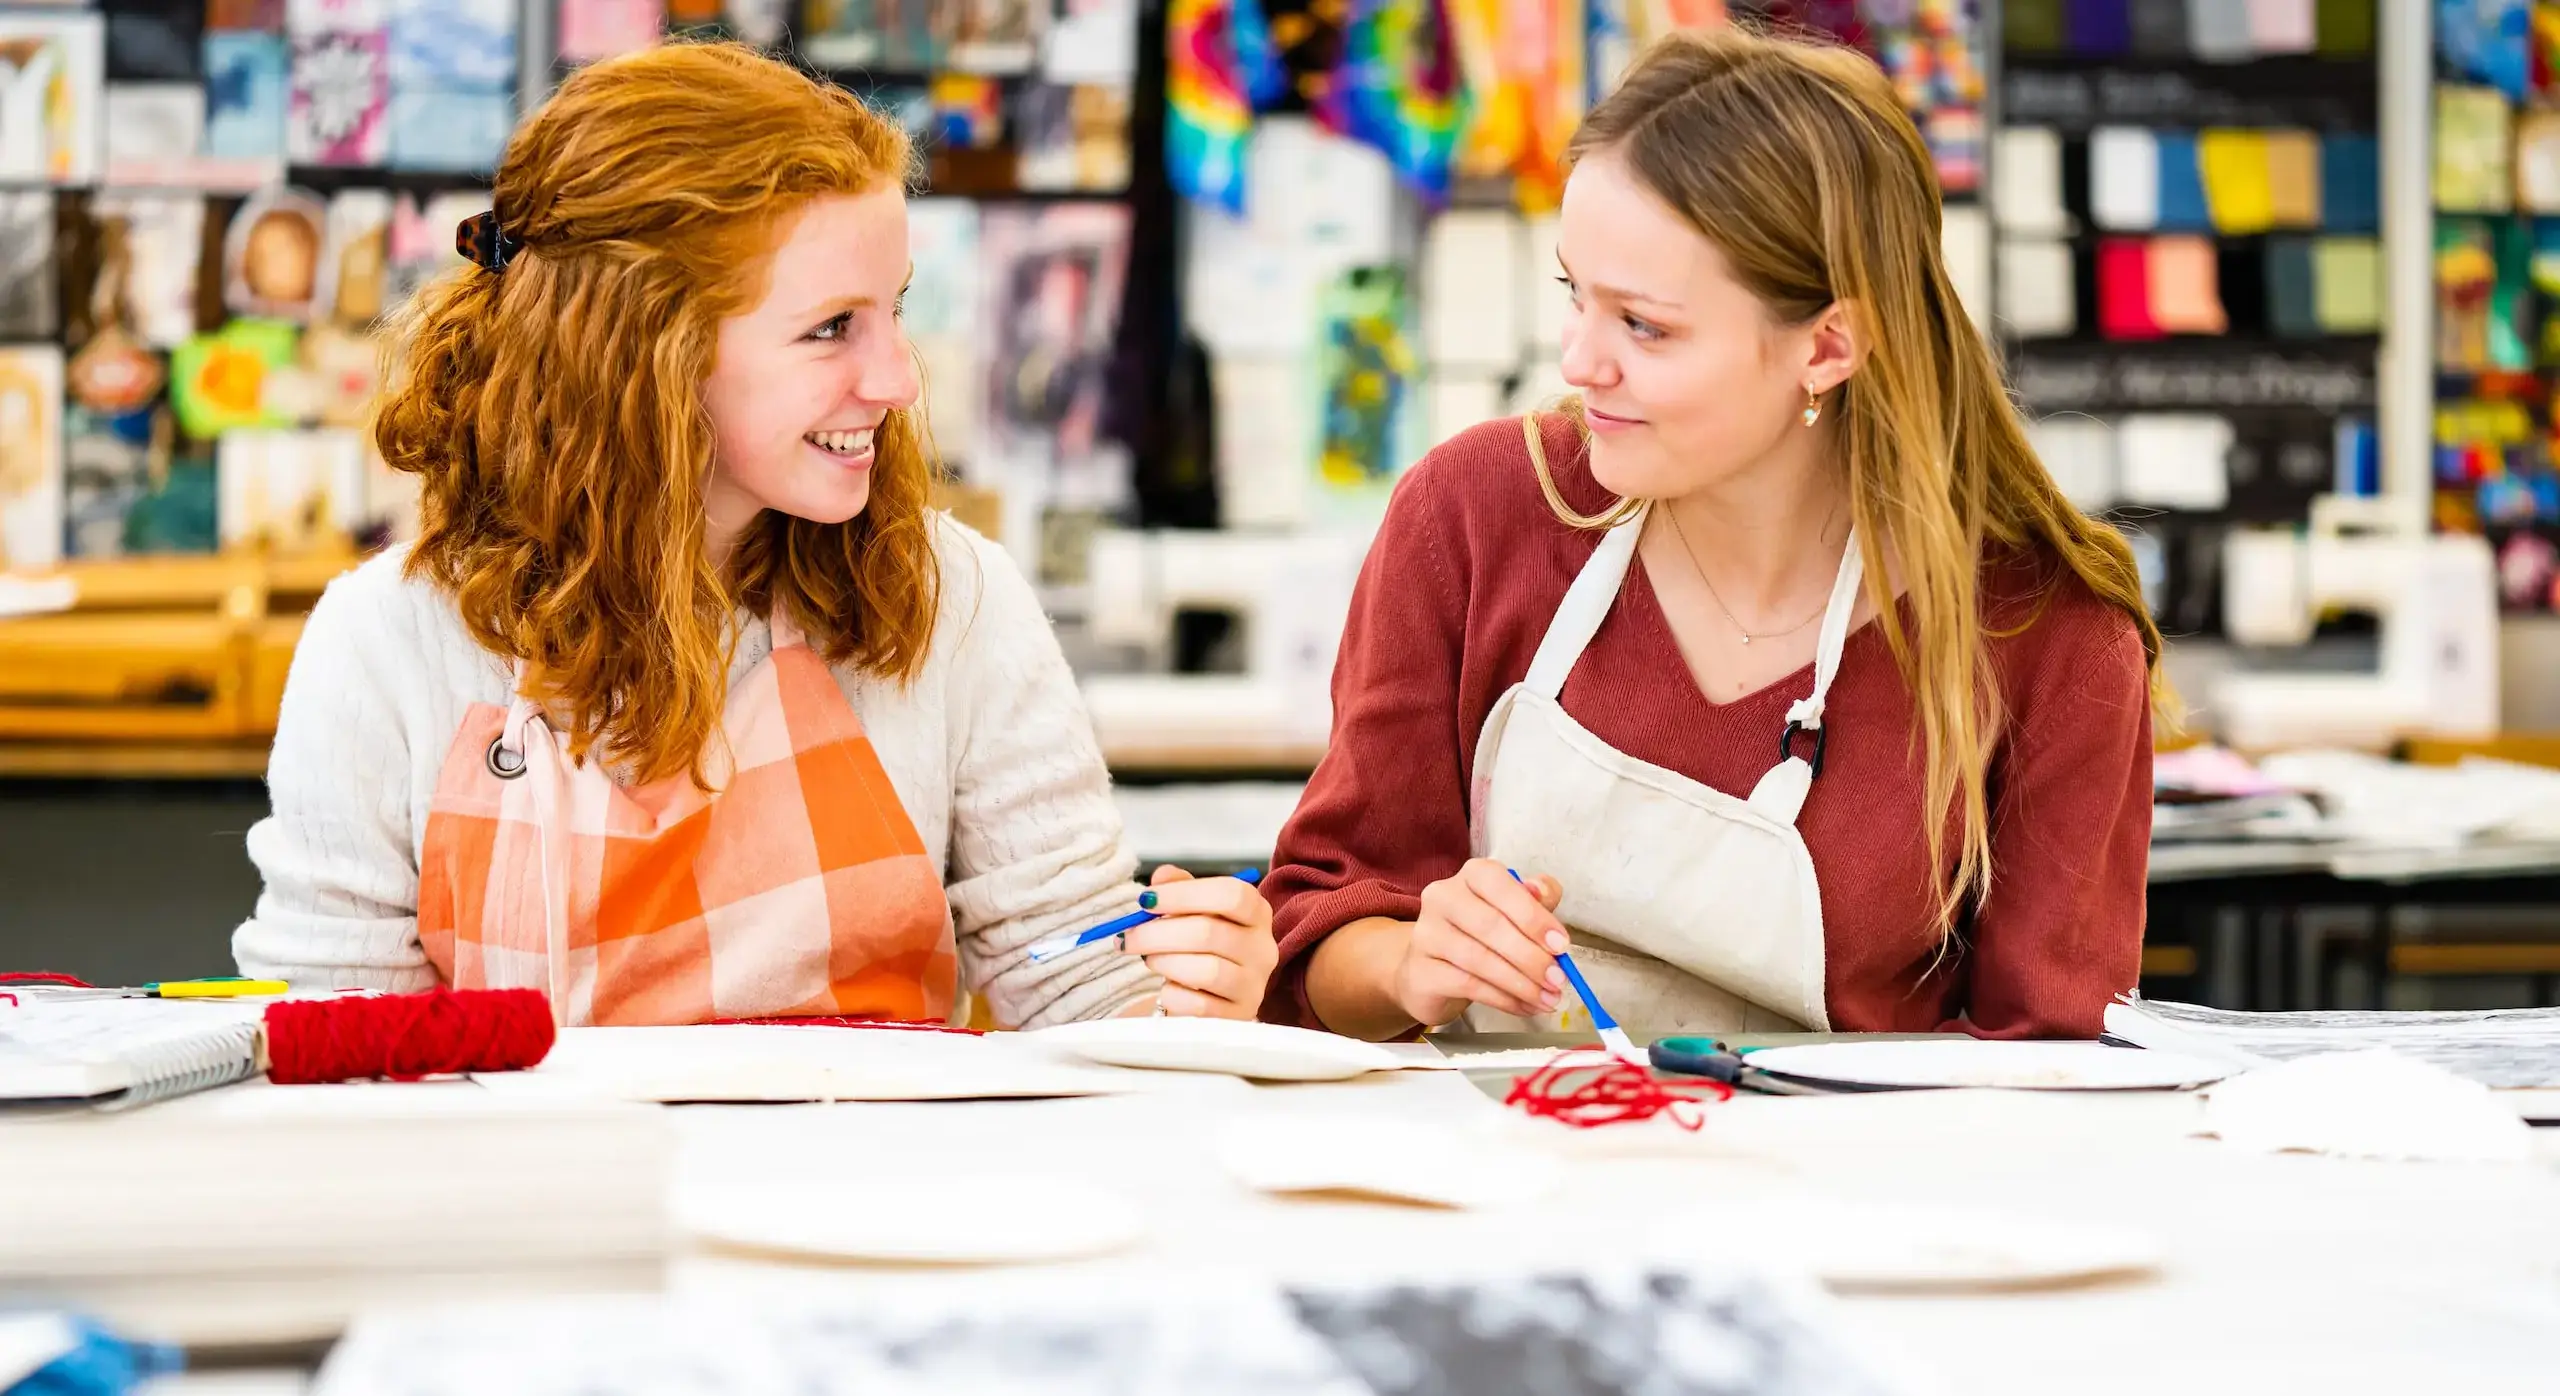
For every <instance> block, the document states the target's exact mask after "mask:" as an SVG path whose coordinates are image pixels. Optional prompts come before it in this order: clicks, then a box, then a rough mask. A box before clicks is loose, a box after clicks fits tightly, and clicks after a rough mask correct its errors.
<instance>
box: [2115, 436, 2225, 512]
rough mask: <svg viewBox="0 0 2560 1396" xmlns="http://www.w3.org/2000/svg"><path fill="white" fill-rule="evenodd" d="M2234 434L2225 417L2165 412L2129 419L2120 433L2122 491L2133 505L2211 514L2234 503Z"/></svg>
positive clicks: (2120, 479)
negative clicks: (2232, 497)
mask: <svg viewBox="0 0 2560 1396" xmlns="http://www.w3.org/2000/svg"><path fill="white" fill-rule="evenodd" d="M2232 441H2233V432H2232V428H2231V422H2230V419H2229V418H2226V417H2215V416H2208V415H2203V414H2190V413H2176V412H2164V413H2155V414H2142V415H2137V416H2131V417H2127V418H2125V419H2124V421H2123V422H2122V424H2121V425H2120V426H2119V427H2118V429H2117V433H2116V461H2117V469H2118V472H2119V475H2118V479H2119V482H2120V484H2119V490H2120V492H2121V493H2122V495H2123V496H2124V499H2125V500H2126V502H2128V503H2132V504H2149V505H2153V506H2156V507H2158V508H2162V509H2187V510H2193V511H2195V512H2198V513H2209V512H2211V511H2213V510H2216V509H2220V508H2221V507H2223V506H2224V505H2225V504H2228V503H2230V502H2231V470H2230V465H2229V460H2230V456H2231V445H2232Z"/></svg>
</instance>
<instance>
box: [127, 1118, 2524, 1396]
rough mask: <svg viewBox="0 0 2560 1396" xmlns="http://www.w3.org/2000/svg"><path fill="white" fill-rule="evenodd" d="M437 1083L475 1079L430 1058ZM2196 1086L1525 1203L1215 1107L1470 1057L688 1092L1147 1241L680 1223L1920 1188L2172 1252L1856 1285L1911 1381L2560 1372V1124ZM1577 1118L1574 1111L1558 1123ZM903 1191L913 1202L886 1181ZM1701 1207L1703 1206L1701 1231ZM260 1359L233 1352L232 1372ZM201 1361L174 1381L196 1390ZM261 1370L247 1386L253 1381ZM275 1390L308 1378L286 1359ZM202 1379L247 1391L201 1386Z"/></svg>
mask: <svg viewBox="0 0 2560 1396" xmlns="http://www.w3.org/2000/svg"><path fill="white" fill-rule="evenodd" d="M424 1089H473V1088H471V1087H467V1086H461V1085H458V1084H456V1085H452V1086H430V1087H425V1088H424ZM2198 1108H2199V1106H2198V1102H2197V1100H2196V1099H2195V1098H2194V1097H2192V1096H2188V1095H2172V1094H2158V1093H2142V1094H2122V1095H2112V1096H2095V1095H2078V1096H2063V1095H2027V1094H1999V1095H1988V1094H1984V1093H1963V1094H1909V1095H1896V1096H1890V1097H1887V1096H1867V1097H1849V1098H1838V1097H1835V1098H1808V1099H1794V1098H1771V1097H1755V1096H1743V1097H1738V1098H1736V1099H1735V1100H1732V1101H1729V1102H1724V1103H1721V1104H1718V1105H1715V1106H1712V1107H1710V1109H1709V1112H1708V1116H1707V1122H1706V1127H1705V1128H1704V1129H1703V1130H1702V1131H1700V1132H1699V1133H1697V1134H1695V1135H1680V1134H1678V1133H1677V1132H1675V1131H1672V1130H1669V1129H1667V1128H1664V1127H1660V1126H1658V1125H1652V1124H1648V1125H1643V1126H1626V1127H1616V1128H1608V1129H1601V1130H1595V1131H1588V1132H1580V1133H1570V1132H1566V1131H1563V1130H1562V1129H1561V1127H1553V1126H1544V1125H1533V1124H1531V1123H1529V1122H1526V1121H1519V1128H1522V1129H1532V1130H1536V1131H1540V1132H1542V1133H1541V1137H1544V1138H1546V1139H1548V1140H1549V1141H1550V1142H1551V1143H1552V1144H1553V1145H1554V1146H1555V1147H1557V1148H1559V1149H1561V1150H1562V1151H1564V1152H1565V1153H1566V1154H1567V1155H1568V1157H1569V1162H1568V1164H1567V1173H1568V1182H1567V1184H1566V1186H1565V1188H1564V1189H1563V1191H1562V1192H1561V1193H1560V1194H1558V1195H1555V1196H1552V1197H1550V1198H1548V1199H1547V1200H1545V1201H1542V1202H1539V1203H1536V1204H1531V1205H1524V1206H1522V1207H1520V1208H1517V1209H1512V1210H1505V1211H1479V1212H1454V1211H1438V1210H1429V1209H1423V1208H1416V1207H1406V1206H1397V1205H1389V1204H1382V1203H1373V1202H1360V1201H1350V1200H1323V1201H1317V1200H1299V1199H1286V1200H1284V1199H1277V1198H1272V1197H1268V1196H1265V1195H1262V1194H1258V1193H1254V1192H1251V1191H1249V1190H1247V1189H1246V1188H1244V1187H1242V1186H1241V1185H1240V1184H1238V1183H1236V1182H1235V1181H1233V1180H1232V1179H1231V1178H1230V1177H1229V1176H1228V1174H1227V1173H1226V1172H1225V1171H1224V1170H1223V1169H1221V1168H1220V1167H1219V1165H1218V1164H1217V1162H1216V1160H1215V1157H1214V1141H1215V1139H1216V1137H1217V1133H1218V1130H1219V1127H1220V1126H1221V1125H1222V1124H1223V1123H1224V1122H1226V1121H1228V1120H1231V1119H1234V1118H1237V1117H1240V1116H1243V1115H1245V1114H1248V1113H1251V1114H1266V1113H1270V1112H1281V1113H1306V1114H1311V1115H1327V1116H1340V1115H1345V1114H1349V1115H1356V1116H1367V1117H1373V1118H1378V1119H1383V1120H1394V1121H1399V1122H1403V1121H1438V1122H1446V1123H1449V1124H1452V1125H1457V1126H1461V1127H1467V1126H1473V1125H1482V1124H1486V1123H1488V1122H1491V1121H1495V1120H1506V1121H1507V1120H1516V1119H1517V1118H1518V1117H1517V1116H1516V1115H1514V1114H1511V1113H1509V1112H1504V1111H1502V1109H1501V1107H1499V1106H1498V1105H1496V1104H1495V1103H1494V1101H1493V1099H1492V1097H1491V1094H1490V1093H1488V1092H1487V1091H1486V1090H1484V1089H1482V1088H1480V1087H1479V1086H1478V1085H1477V1084H1476V1083H1473V1082H1471V1081H1469V1080H1468V1079H1467V1078H1465V1077H1462V1076H1460V1075H1457V1074H1456V1073H1442V1072H1431V1073H1426V1072H1406V1073H1400V1074H1392V1075H1375V1076H1370V1077H1366V1078H1363V1079H1360V1080H1357V1081H1352V1082H1348V1083H1342V1084H1331V1085H1305V1086H1248V1085H1245V1084H1243V1083H1240V1082H1236V1081H1232V1080H1228V1079H1225V1078H1211V1077H1185V1078H1179V1079H1175V1080H1170V1081H1168V1082H1167V1083H1166V1088H1165V1089H1163V1090H1161V1091H1150V1092H1144V1093H1138V1094H1131V1095H1122V1096H1107V1097H1096V1098H1089V1099H1079V1100H1062V1101H1035V1102H1018V1103H967V1104H915V1105H832V1106H782V1107H774V1106H758V1107H717V1106H691V1107H683V1108H680V1109H678V1110H676V1111H675V1119H676V1123H677V1127H678V1131H679V1135H680V1138H681V1140H682V1144H681V1149H680V1155H679V1164H678V1169H677V1178H676V1182H675V1191H676V1193H677V1201H678V1203H679V1205H681V1204H682V1202H683V1201H684V1199H685V1198H687V1197H688V1196H691V1197H699V1196H703V1195H706V1194H708V1193H711V1192H716V1191H718V1190H720V1189H726V1188H745V1189H770V1188H773V1187H776V1186H778V1185H780V1184H783V1183H786V1182H789V1181H793V1180H811V1181H840V1180H842V1179H843V1178H844V1177H846V1176H847V1175H848V1174H856V1175H860V1174H870V1175H895V1174H905V1175H908V1176H932V1177H938V1178H946V1179H948V1178H968V1177H975V1176H980V1175H984V1176H986V1177H987V1178H988V1179H989V1182H990V1185H991V1186H1001V1184H1000V1183H999V1182H998V1181H997V1179H998V1177H999V1176H1000V1175H1007V1174H1021V1173H1026V1172H1028V1173H1037V1174H1040V1175H1045V1176H1048V1177H1051V1178H1056V1179H1060V1180H1064V1183H1065V1188H1064V1191H1063V1192H1062V1194H1061V1195H1060V1196H1059V1197H1058V1199H1057V1201H1058V1205H1060V1206H1062V1207H1072V1206H1074V1205H1075V1201H1076V1194H1077V1190H1078V1189H1079V1188H1081V1187H1089V1188H1094V1189H1111V1190H1113V1191H1115V1192H1117V1193H1118V1194H1119V1195H1120V1196H1121V1197H1123V1198H1125V1199H1127V1200H1129V1201H1132V1202H1135V1203H1136V1204H1138V1205H1139V1207H1140V1208H1141V1209H1142V1210H1143V1211H1144V1213H1145V1214H1146V1216H1147V1218H1148V1224H1149V1233H1150V1234H1149V1236H1148V1239H1146V1240H1145V1241H1144V1242H1143V1243H1142V1244H1140V1245H1139V1246H1138V1247H1136V1248H1134V1249H1132V1250H1129V1251H1125V1252H1122V1253H1120V1254H1117V1255H1114V1256H1111V1257H1108V1258H1103V1259H1096V1260H1089V1261H1079V1262H1072V1263H1067V1264H1059V1265H1045V1266H1027V1267H1002V1268H993V1269H971V1268H931V1267H923V1268H907V1267H896V1266H879V1267H872V1266H838V1265H830V1264H825V1263H817V1262H799V1261H792V1260H781V1259H767V1258H762V1257H748V1256H742V1255H737V1254H724V1253H717V1252H710V1251H700V1250H695V1251H686V1252H683V1253H681V1254H680V1255H679V1257H678V1258H677V1259H676V1261H675V1262H674V1264H673V1265H672V1266H671V1268H670V1271H669V1275H668V1287H669V1290H670V1292H671V1293H673V1294H676V1295H679V1296H682V1295H721V1296H733V1297H759V1296H772V1297H773V1298H775V1299H776V1300H787V1301H788V1302H791V1303H795V1304H801V1303H807V1302H810V1301H811V1300H813V1299H815V1300H820V1301H833V1300H839V1299H840V1300H842V1301H844V1302H846V1303H851V1304H859V1303H860V1302H861V1301H862V1299H863V1297H864V1296H865V1295H866V1294H879V1293H884V1292H888V1291H895V1292H897V1293H899V1294H900V1295H902V1296H905V1297H907V1298H910V1299H912V1298H913V1297H914V1296H916V1295H919V1294H924V1293H929V1292H931V1291H932V1290H934V1289H936V1288H943V1289H948V1290H950V1291H951V1292H952V1294H953V1297H954V1301H955V1302H963V1301H964V1299H965V1296H966V1295H967V1294H968V1292H969V1291H970V1290H971V1289H972V1287H975V1286H987V1285H1015V1284H1020V1285H1030V1286H1057V1285H1071V1286H1073V1287H1074V1288H1075V1289H1076V1290H1078V1291H1080V1292H1084V1293H1101V1294H1138V1293H1143V1292H1147V1291H1150V1290H1155V1291H1159V1292H1160V1291H1162V1290H1163V1288H1164V1287H1167V1286H1177V1285H1181V1284H1184V1283H1185V1281H1186V1278H1188V1277H1200V1278H1203V1279H1206V1278H1211V1277H1217V1276H1224V1275H1234V1274H1238V1273H1243V1274H1250V1275H1258V1276H1263V1277H1268V1278H1275V1279H1282V1280H1316V1281H1321V1280H1325V1279H1329V1278H1356V1277H1361V1276H1367V1275H1374V1274H1377V1273H1378V1272H1380V1271H1381V1270H1382V1269H1385V1268H1392V1269H1393V1270H1394V1271H1395V1272H1396V1273H1398V1274H1411V1273H1415V1272H1416V1271H1417V1270H1420V1271H1422V1272H1425V1273H1437V1274H1438V1275H1439V1276H1441V1277H1442V1278H1454V1277H1457V1276H1461V1275H1464V1274H1466V1273H1468V1272H1471V1271H1474V1270H1477V1269H1479V1268H1482V1267H1484V1266H1486V1265H1502V1266H1513V1265H1517V1264H1520V1263H1523V1262H1529V1263H1538V1262H1555V1263H1564V1262H1571V1261H1575V1260H1592V1259H1596V1260H1602V1261H1609V1260H1624V1259H1626V1258H1628V1257H1630V1256H1634V1255H1640V1254H1647V1253H1654V1252H1658V1251H1660V1250H1661V1249H1662V1248H1663V1247H1664V1246H1665V1245H1666V1244H1669V1240H1668V1238H1671V1237H1674V1236H1681V1235H1686V1236H1690V1237H1694V1238H1696V1239H1694V1240H1687V1241H1682V1242H1680V1243H1679V1245H1678V1247H1677V1249H1679V1250H1680V1251H1681V1252H1682V1253H1683V1254H1686V1255H1689V1256H1691V1257H1692V1258H1697V1259H1712V1257H1713V1237H1714V1234H1715V1233H1714V1229H1713V1223H1714V1220H1715V1218H1716V1217H1717V1216H1718V1215H1720V1214H1722V1215H1740V1214H1742V1213H1744V1212H1746V1211H1748V1210H1749V1209H1753V1208H1755V1207H1761V1206H1765V1205H1768V1204H1769V1202H1770V1200H1771V1199H1775V1198H1782V1197H1795V1198H1798V1199H1802V1198H1804V1197H1805V1196H1806V1195H1808V1194H1810V1195H1813V1196H1815V1197H1817V1198H1821V1199H1840V1200H1844V1201H1858V1200H1865V1201H1889V1202H1903V1203H1927V1204H1938V1205H1944V1206H1951V1207H1963V1208H1983V1209H1995V1210H1998V1211H2002V1212H2005V1213H2010V1214H2025V1215H2029V1216H2039V1217H2048V1218H2052V1219H2056V1220H2062V1221H2076V1222H2082V1223H2104V1224H2109V1225H2132V1226H2135V1227H2138V1228H2142V1229H2146V1230H2148V1231H2150V1232H2151V1233H2153V1234H2154V1235H2156V1236H2157V1237H2158V1238H2159V1240H2160V1241H2161V1242H2162V1245H2163V1249H2164V1254H2165V1258H2166V1263H2165V1265H2164V1266H2163V1267H2162V1268H2161V1269H2160V1270H2159V1271H2158V1272H2157V1273H2156V1274H2152V1275H2149V1276H2144V1277H2138V1278H2130V1279H2123V1280H2116V1281H2109V1282H2103V1283H2095V1284H2090V1285H2085V1286H2079V1287H2067V1288H2059V1289H2053V1290H2040V1291H2020V1292H2007V1293H1970V1294H1955V1295H1935V1296H1924V1295H1868V1296H1860V1295H1854V1294H1851V1295H1843V1296H1840V1297H1838V1298H1837V1300H1836V1301H1835V1306H1836V1310H1837V1316H1838V1318H1839V1320H1840V1322H1841V1326H1842V1327H1843V1329H1844V1330H1845V1331H1846V1332H1847V1333H1848V1334H1849V1335H1850V1336H1852V1337H1853V1338H1854V1339H1855V1340H1857V1341H1858V1342H1860V1343H1861V1344H1863V1345H1865V1346H1867V1347H1869V1348H1870V1349H1872V1350H1873V1351H1874V1352H1875V1353H1876V1354H1877V1355H1878V1356H1879V1357H1880V1358H1882V1365H1883V1366H1884V1367H1885V1368H1886V1369H1887V1370H1889V1371H1893V1372H1896V1373H1899V1374H1903V1375H1905V1376H1907V1377H1916V1378H1917V1380H1916V1381H1915V1382H1911V1383H1910V1384H1909V1385H1908V1387H1907V1389H1912V1390H1920V1391H1928V1390H1944V1391H1963V1392H1965V1393H1967V1396H1990V1394H1994V1393H2016V1396H2048V1394H2049V1393H2052V1392H2055V1391H2064V1390H2068V1391H2072V1392H2075V1393H2116V1392H2121V1393H2125V1394H2126V1396H2137V1394H2138V1396H2157V1394H2158V1393H2160V1392H2163V1391H2178V1392H2223V1391H2229V1392H2268V1391H2305V1392H2321V1393H2352V1392H2373V1393H2376V1394H2377V1396H2381V1393H2390V1396H2405V1393H2407V1392H2409V1391H2460V1392H2465V1393H2487V1392H2518V1393H2523V1392H2535V1393H2548V1392H2550V1391H2551V1390H2553V1389H2554V1387H2553V1384H2552V1383H2553V1380H2554V1374H2555V1372H2560V1130H2542V1131H2538V1132H2537V1135H2536V1140H2535V1144H2536V1157H2535V1160H2534V1162H2532V1163H2531V1164H2528V1165H2510V1166H2484V1165H2451V1164H2407V1163H2401V1164H2390V1163H2373V1162H2357V1161H2347V1160H2338V1159H2327V1158H2314V1157H2306V1156H2298V1155H2286V1156H2264V1155H2254V1154H2248V1153H2243V1152H2240V1151H2238V1150H2235V1149H2231V1148H2228V1147H2226V1146H2224V1145H2222V1144H2220V1143H2218V1142H2216V1141H2212V1140H2204V1139H2195V1138H2189V1137H2186V1133H2187V1129H2188V1126H2189V1125H2190V1124H2192V1123H2193V1121H2194V1120H2195V1119H2196V1118H2197V1111H2198ZM1549 1130H1552V1131H1553V1133H1552V1134H1546V1133H1544V1132H1545V1131H1549ZM892 1205H894V1203H893V1204H892ZM1684 1227H1686V1228H1689V1229H1688V1230H1686V1231H1684V1230H1683V1228H1684ZM233 1380H237V1379H233ZM198 1389H199V1383H198V1382H196V1381H193V1380H190V1381H184V1382H179V1383H173V1384H170V1385H167V1386H165V1387H163V1388H160V1389H159V1390H158V1391H157V1392H155V1396H193V1393H194V1392H195V1391H197V1390H198ZM231 1389H235V1390H246V1388H237V1387H235V1388H231ZM272 1389H273V1390H276V1391H285V1390H290V1389H291V1387H290V1385H278V1386H276V1387H274V1388H272ZM201 1390H202V1391H203V1392H204V1393H206V1396H216V1393H219V1392H221V1391H223V1390H224V1388H222V1387H219V1386H202V1387H201Z"/></svg>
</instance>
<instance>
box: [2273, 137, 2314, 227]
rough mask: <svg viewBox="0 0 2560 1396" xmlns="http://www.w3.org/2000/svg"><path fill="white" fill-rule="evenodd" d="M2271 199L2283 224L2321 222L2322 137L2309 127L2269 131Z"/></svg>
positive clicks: (2275, 219)
mask: <svg viewBox="0 0 2560 1396" xmlns="http://www.w3.org/2000/svg"><path fill="white" fill-rule="evenodd" d="M2267 203H2268V206H2269V209H2270V211H2271V213H2272V218H2273V222H2274V225H2275V226H2276V227H2279V228H2317V227H2319V226H2320V141H2319V138H2318V137H2316V136H2314V135H2312V134H2311V133H2310V132H2308V131H2269V132H2267Z"/></svg>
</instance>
